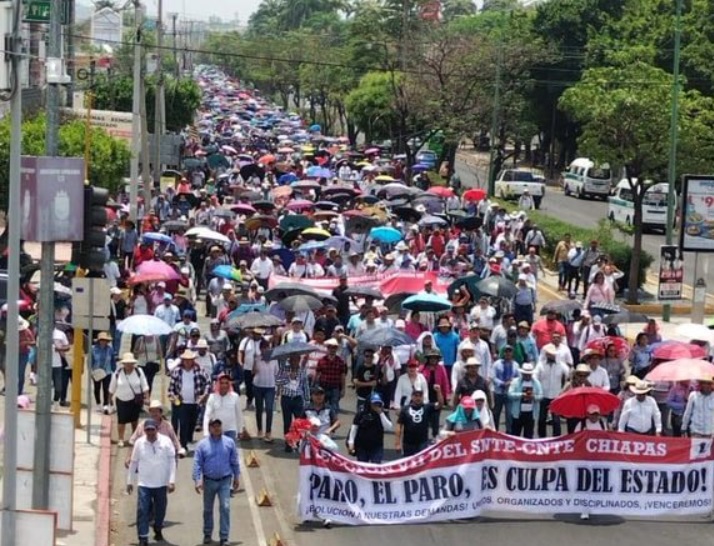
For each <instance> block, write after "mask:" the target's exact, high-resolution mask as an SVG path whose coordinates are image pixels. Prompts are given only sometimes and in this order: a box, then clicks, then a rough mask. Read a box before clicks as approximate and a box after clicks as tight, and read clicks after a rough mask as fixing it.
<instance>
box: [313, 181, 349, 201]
mask: <svg viewBox="0 0 714 546" xmlns="http://www.w3.org/2000/svg"><path fill="white" fill-rule="evenodd" d="M335 193H346V194H349V195H350V196H351V197H354V196H355V195H357V190H355V189H354V187H353V186H349V185H347V184H335V185H334V186H327V187H326V188H323V190H322V192H321V195H322V196H323V197H327V196H328V195H332V194H335ZM330 199H331V198H330Z"/></svg>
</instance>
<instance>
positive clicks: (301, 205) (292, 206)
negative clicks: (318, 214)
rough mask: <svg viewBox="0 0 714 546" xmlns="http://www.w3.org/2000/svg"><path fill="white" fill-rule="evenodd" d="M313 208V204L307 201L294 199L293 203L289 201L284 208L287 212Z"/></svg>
mask: <svg viewBox="0 0 714 546" xmlns="http://www.w3.org/2000/svg"><path fill="white" fill-rule="evenodd" d="M314 206H315V203H313V202H312V201H308V200H307V199H295V200H294V201H290V202H289V203H288V204H287V206H286V207H285V208H287V209H288V210H302V209H311V208H312V207H314Z"/></svg>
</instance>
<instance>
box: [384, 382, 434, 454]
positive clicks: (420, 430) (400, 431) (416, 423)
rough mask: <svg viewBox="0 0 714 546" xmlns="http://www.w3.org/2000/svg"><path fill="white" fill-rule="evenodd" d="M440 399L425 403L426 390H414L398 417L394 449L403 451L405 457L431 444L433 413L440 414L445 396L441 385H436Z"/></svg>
mask: <svg viewBox="0 0 714 546" xmlns="http://www.w3.org/2000/svg"><path fill="white" fill-rule="evenodd" d="M434 390H435V391H436V393H437V395H438V397H439V400H438V401H437V402H434V403H432V402H430V403H428V404H425V403H424V391H422V390H413V391H412V399H411V401H410V402H409V404H408V405H406V406H403V407H402V409H401V411H400V412H399V417H398V418H397V427H396V430H395V431H394V449H396V450H397V451H401V452H402V455H403V456H404V457H410V456H412V455H414V454H415V453H419V452H420V451H422V450H423V449H426V447H427V446H428V445H429V425H430V422H431V416H432V414H437V415H438V414H439V410H440V409H441V406H442V405H443V403H444V396H443V394H442V393H441V388H440V387H439V385H434Z"/></svg>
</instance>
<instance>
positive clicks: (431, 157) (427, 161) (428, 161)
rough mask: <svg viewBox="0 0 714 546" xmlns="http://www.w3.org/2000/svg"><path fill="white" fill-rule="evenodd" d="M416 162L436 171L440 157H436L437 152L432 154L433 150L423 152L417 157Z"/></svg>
mask: <svg viewBox="0 0 714 546" xmlns="http://www.w3.org/2000/svg"><path fill="white" fill-rule="evenodd" d="M416 160H417V163H421V164H422V165H429V168H430V169H436V167H437V165H436V164H437V162H438V161H439V156H437V155H436V152H432V151H431V150H422V151H421V152H419V153H418V154H417V155H416Z"/></svg>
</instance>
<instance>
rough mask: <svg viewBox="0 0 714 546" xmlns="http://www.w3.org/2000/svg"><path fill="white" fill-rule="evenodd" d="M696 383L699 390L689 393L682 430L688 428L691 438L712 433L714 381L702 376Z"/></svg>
mask: <svg viewBox="0 0 714 546" xmlns="http://www.w3.org/2000/svg"><path fill="white" fill-rule="evenodd" d="M698 383H699V390H698V391H692V392H691V393H690V394H689V399H688V400H687V408H686V409H685V410H684V416H683V417H682V430H689V435H690V436H691V437H692V438H711V437H712V436H713V435H714V395H712V388H713V387H714V382H713V381H712V377H703V378H701V379H700V380H699V381H698Z"/></svg>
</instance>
